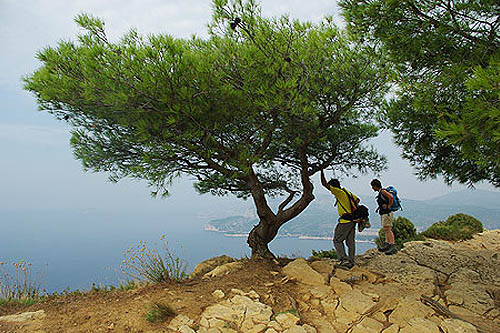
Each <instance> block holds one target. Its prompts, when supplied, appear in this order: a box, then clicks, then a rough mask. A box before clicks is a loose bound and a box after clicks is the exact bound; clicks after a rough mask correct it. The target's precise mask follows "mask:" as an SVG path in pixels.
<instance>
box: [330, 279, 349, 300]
mask: <svg viewBox="0 0 500 333" xmlns="http://www.w3.org/2000/svg"><path fill="white" fill-rule="evenodd" d="M330 288H332V290H333V292H334V293H335V294H337V295H339V296H342V295H344V294H345V293H349V292H351V291H352V287H351V286H350V285H349V284H347V283H345V282H342V281H340V279H338V278H336V277H332V278H330Z"/></svg>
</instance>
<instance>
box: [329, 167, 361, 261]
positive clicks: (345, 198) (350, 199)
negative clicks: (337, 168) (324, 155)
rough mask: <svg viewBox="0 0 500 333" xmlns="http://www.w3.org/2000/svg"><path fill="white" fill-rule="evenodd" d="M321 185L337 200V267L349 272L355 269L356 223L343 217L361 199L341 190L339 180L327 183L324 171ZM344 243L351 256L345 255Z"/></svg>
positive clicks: (334, 243) (335, 237) (335, 236)
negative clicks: (338, 261)
mask: <svg viewBox="0 0 500 333" xmlns="http://www.w3.org/2000/svg"><path fill="white" fill-rule="evenodd" d="M321 184H322V185H323V186H324V187H325V188H326V189H327V190H328V191H330V192H331V193H332V194H333V195H334V196H335V198H336V199H337V201H336V202H335V205H336V206H337V210H338V213H339V223H338V224H337V226H336V227H335V232H334V234H333V247H334V248H335V251H336V252H337V255H338V257H339V259H340V263H339V264H336V265H335V267H336V268H341V269H346V270H349V269H351V268H352V267H354V254H355V251H356V249H355V242H354V235H355V226H356V223H355V222H353V221H349V220H346V219H344V218H342V216H343V215H344V214H350V213H352V212H353V207H355V206H356V205H357V204H358V203H359V198H358V197H356V196H355V195H354V194H352V193H351V192H349V191H347V190H346V189H345V188H341V187H340V182H339V180H338V179H330V181H328V182H327V181H326V178H325V174H324V172H323V170H321ZM344 241H345V243H346V245H347V249H348V253H349V255H346V253H345V248H344Z"/></svg>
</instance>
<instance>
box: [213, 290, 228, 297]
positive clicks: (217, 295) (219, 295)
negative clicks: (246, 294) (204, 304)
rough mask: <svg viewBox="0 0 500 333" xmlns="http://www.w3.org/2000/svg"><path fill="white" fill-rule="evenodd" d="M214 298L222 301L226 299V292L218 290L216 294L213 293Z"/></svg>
mask: <svg viewBox="0 0 500 333" xmlns="http://www.w3.org/2000/svg"><path fill="white" fill-rule="evenodd" d="M212 296H214V297H215V298H219V299H221V298H224V296H226V295H225V294H224V292H223V291H222V290H220V289H217V290H214V292H213V293H212Z"/></svg>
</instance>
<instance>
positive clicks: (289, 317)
mask: <svg viewBox="0 0 500 333" xmlns="http://www.w3.org/2000/svg"><path fill="white" fill-rule="evenodd" d="M274 320H276V322H277V323H278V324H280V325H281V327H283V328H284V329H288V328H291V327H292V326H295V325H296V324H297V323H298V322H299V320H300V318H299V317H297V316H295V315H294V314H291V313H290V312H285V313H280V314H278V315H277V316H276V317H275V318H274Z"/></svg>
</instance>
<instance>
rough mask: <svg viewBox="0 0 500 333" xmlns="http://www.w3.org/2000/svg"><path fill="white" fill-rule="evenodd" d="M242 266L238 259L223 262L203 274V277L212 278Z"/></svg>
mask: <svg viewBox="0 0 500 333" xmlns="http://www.w3.org/2000/svg"><path fill="white" fill-rule="evenodd" d="M242 266H243V264H242V263H241V262H239V261H235V262H230V263H227V264H224V265H222V266H217V267H216V268H215V269H213V270H211V271H210V272H208V273H206V274H205V275H203V278H204V279H207V278H213V277H217V276H222V275H226V274H228V273H229V272H231V271H234V270H237V269H240V268H241V267H242Z"/></svg>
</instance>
